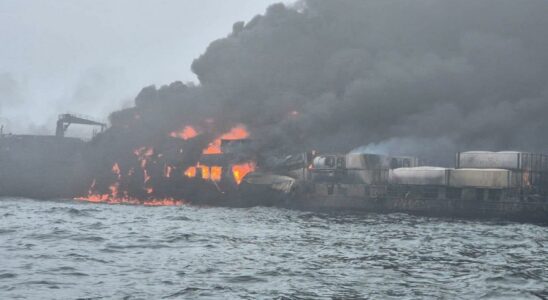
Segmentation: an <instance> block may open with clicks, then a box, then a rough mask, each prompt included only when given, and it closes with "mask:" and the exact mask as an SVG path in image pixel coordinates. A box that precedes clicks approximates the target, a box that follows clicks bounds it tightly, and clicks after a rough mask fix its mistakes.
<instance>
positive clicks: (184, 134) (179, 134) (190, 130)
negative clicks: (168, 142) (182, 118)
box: [169, 126, 198, 141]
mask: <svg viewBox="0 0 548 300" xmlns="http://www.w3.org/2000/svg"><path fill="white" fill-rule="evenodd" d="M197 135H198V131H196V129H194V127H192V126H185V127H184V128H183V129H182V130H179V131H173V132H171V133H170V134H169V136H171V137H173V138H180V139H183V140H185V141H186V140H188V139H191V138H193V137H196V136H197Z"/></svg>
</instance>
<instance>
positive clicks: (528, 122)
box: [93, 0, 548, 167]
mask: <svg viewBox="0 0 548 300" xmlns="http://www.w3.org/2000/svg"><path fill="white" fill-rule="evenodd" d="M546 16H548V2H546V1H545V0H527V1H515V0H481V1H476V0H474V1H467V0H465V1H451V0H443V1H440V0H435V1H434V0H419V1H405V0H399V1H362V0H356V1H350V0H347V1H331V0H306V1H301V2H298V3H296V4H294V5H292V6H285V5H283V4H276V5H272V6H271V7H269V8H268V10H267V11H266V13H265V14H264V15H258V16H256V17H255V18H253V19H252V20H251V21H249V22H247V23H243V22H238V23H236V24H235V25H234V26H233V31H232V33H231V34H229V35H228V36H227V37H225V38H222V39H219V40H216V41H214V42H212V43H211V44H210V45H209V47H208V48H207V50H206V51H205V53H204V54H203V55H201V56H200V57H199V58H197V59H196V60H195V61H194V62H193V64H192V70H193V71H194V73H195V74H196V75H197V77H198V79H199V84H196V85H192V84H183V83H181V82H174V83H172V84H170V85H166V86H163V87H161V88H159V89H158V88H156V87H154V86H150V87H146V88H144V89H143V90H142V91H141V92H140V93H139V95H138V96H137V97H136V99H135V106H134V107H132V108H129V109H125V110H122V111H118V112H115V113H113V114H112V115H111V117H110V118H111V123H112V127H111V128H110V129H108V130H107V132H105V133H104V134H102V135H100V136H99V137H98V138H97V139H95V140H94V141H93V145H94V148H95V149H102V150H101V151H102V152H101V153H103V154H101V155H98V154H95V155H97V156H101V157H100V159H103V160H105V158H108V159H107V160H110V161H109V162H108V163H105V165H106V166H107V167H110V163H111V162H112V161H113V160H119V159H120V158H121V157H122V158H123V157H124V156H125V155H131V153H132V150H133V149H135V148H137V147H140V146H147V145H164V144H165V143H166V141H165V138H166V137H167V136H168V133H169V132H171V131H173V130H177V129H180V128H182V127H183V126H185V125H194V126H198V127H200V128H202V130H203V131H204V132H206V134H205V135H202V137H201V138H200V139H194V140H189V141H185V142H184V143H185V144H184V146H183V147H186V148H187V149H198V150H189V151H187V152H186V153H191V155H190V154H189V155H190V157H187V158H186V159H187V162H186V164H188V165H191V164H192V163H193V162H194V161H195V160H196V159H197V157H199V149H201V148H203V147H204V146H205V145H207V143H208V142H209V141H211V140H212V139H213V138H215V137H216V136H218V135H219V134H220V133H222V132H224V131H227V130H228V129H230V128H231V127H232V126H234V125H236V124H239V123H242V124H245V125H246V126H247V128H248V129H249V131H250V132H251V138H253V139H254V140H255V142H256V146H257V151H258V152H261V153H269V152H272V153H276V152H278V153H283V152H297V151H304V150H310V149H315V150H319V151H323V152H346V151H350V150H351V149H353V148H355V147H358V146H361V145H366V146H365V147H363V148H362V150H364V149H365V150H366V151H382V152H386V153H390V154H405V155H417V156H419V157H421V158H423V159H425V160H426V161H428V162H432V163H441V164H446V165H450V164H451V162H452V159H453V154H454V152H455V151H459V150H469V149H478V150H479V149H484V150H504V149H508V150H510V149H515V150H528V151H544V152H545V151H546V150H548V139H546V138H545V133H546V132H548V121H547V120H548V118H547V116H548V34H546V29H547V28H548V18H547V17H546ZM173 38H177V37H173ZM98 159H99V158H98ZM97 165H101V164H97Z"/></svg>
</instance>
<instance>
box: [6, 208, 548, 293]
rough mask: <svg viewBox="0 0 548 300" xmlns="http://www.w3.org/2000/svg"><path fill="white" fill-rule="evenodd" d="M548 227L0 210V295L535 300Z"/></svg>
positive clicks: (225, 212) (279, 215)
mask: <svg viewBox="0 0 548 300" xmlns="http://www.w3.org/2000/svg"><path fill="white" fill-rule="evenodd" d="M547 246H548V228H547V227H542V226H538V225H532V224H519V223H501V222H495V221H466V220H449V219H437V218H425V217H416V216H409V215H405V214H389V215H380V214H362V215H356V214H341V213H332V214H325V213H311V212H303V211H293V210H284V209H276V208H264V207H257V208H250V209H229V208H206V207H193V206H180V207H144V206H127V205H104V204H90V203H81V202H76V201H36V200H30V199H12V198H4V199H1V200H0V298H1V299H162V298H165V299H182V298H188V299H331V298H340V299H364V298H369V299H390V298H398V299H400V298H403V299H416V298H421V299H437V298H449V299H477V298H485V299H501V298H508V299H543V298H546V297H548V287H547V282H548V273H547V270H548V261H547V260H546V257H548V248H547Z"/></svg>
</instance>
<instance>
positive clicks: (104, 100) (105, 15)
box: [0, 0, 291, 133]
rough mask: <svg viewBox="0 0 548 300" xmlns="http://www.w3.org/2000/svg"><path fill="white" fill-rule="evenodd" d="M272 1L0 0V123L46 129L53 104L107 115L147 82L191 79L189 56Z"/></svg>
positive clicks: (8, 126) (26, 129)
mask: <svg viewBox="0 0 548 300" xmlns="http://www.w3.org/2000/svg"><path fill="white" fill-rule="evenodd" d="M274 2H280V1H275V0H232V1H222V0H200V1H197V0H162V1H131V0H116V1H112V0H94V1H87V0H82V1H73V0H55V1H39V0H36V1H22V0H0V44H1V45H2V46H1V47H0V122H1V123H3V124H4V125H6V130H9V131H13V132H30V131H35V132H42V133H45V132H50V131H51V130H53V127H54V124H53V122H54V120H55V117H56V115H57V114H58V113H61V112H65V111H74V112H79V113H84V114H88V115H93V116H96V117H100V118H105V117H106V115H107V114H108V113H109V112H110V111H112V110H114V109H118V108H120V107H122V106H123V105H129V104H130V103H131V101H132V99H133V97H134V96H135V95H136V94H137V93H138V92H139V90H140V89H141V88H142V87H144V86H146V85H149V84H157V85H162V84H169V83H170V82H172V81H175V80H181V81H185V82H186V81H196V77H195V76H194V75H193V74H192V72H191V70H190V65H191V63H192V61H193V59H195V58H197V57H198V56H199V55H200V54H202V53H203V52H204V51H205V49H206V47H207V45H208V44H209V43H210V42H211V41H213V40H215V39H217V38H221V37H224V36H226V35H227V34H228V33H230V32H231V30H232V24H233V23H234V22H236V21H240V20H244V21H249V20H250V19H251V18H252V17H253V16H254V15H256V14H259V13H261V14H262V13H264V11H265V9H266V8H267V7H268V5H270V4H271V3H274ZM285 2H286V3H287V2H291V1H285ZM29 126H30V127H29Z"/></svg>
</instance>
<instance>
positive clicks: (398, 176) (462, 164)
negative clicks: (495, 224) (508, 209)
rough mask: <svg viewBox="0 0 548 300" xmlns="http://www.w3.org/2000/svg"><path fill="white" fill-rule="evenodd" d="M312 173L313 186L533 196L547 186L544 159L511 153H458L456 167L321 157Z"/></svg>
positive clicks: (546, 160)
mask: <svg viewBox="0 0 548 300" xmlns="http://www.w3.org/2000/svg"><path fill="white" fill-rule="evenodd" d="M311 169H312V170H313V172H312V178H311V179H312V181H316V182H318V181H323V182H325V181H334V182H349V183H363V184H393V185H419V186H420V185H422V186H448V187H475V188H493V189H504V188H524V189H532V190H536V191H545V190H546V187H548V183H547V181H548V155H545V154H536V153H528V152H516V151H503V152H488V151H468V152H459V153H457V155H456V164H455V168H443V167H429V166H420V162H419V160H418V159H417V158H413V157H390V156H385V155H377V154H361V153H356V154H353V153H351V154H347V155H322V156H318V157H316V158H314V160H313V163H312V166H311ZM337 170H339V171H337ZM343 170H344V171H343Z"/></svg>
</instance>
